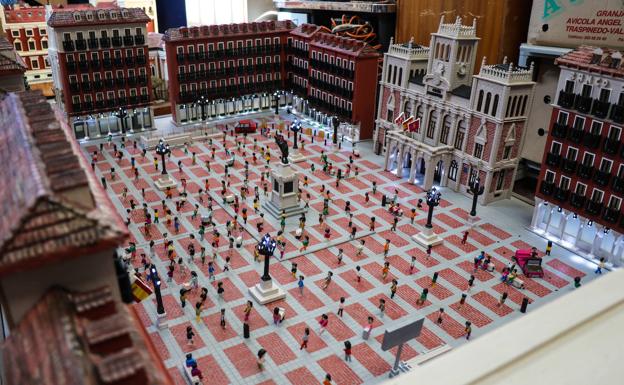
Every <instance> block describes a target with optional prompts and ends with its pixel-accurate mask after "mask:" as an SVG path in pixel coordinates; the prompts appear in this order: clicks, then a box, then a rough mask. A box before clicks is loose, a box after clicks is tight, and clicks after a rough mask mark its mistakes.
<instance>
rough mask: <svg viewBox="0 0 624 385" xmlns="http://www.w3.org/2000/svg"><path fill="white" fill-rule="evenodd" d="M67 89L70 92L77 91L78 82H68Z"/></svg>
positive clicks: (78, 87)
mask: <svg viewBox="0 0 624 385" xmlns="http://www.w3.org/2000/svg"><path fill="white" fill-rule="evenodd" d="M69 89H70V90H71V91H72V92H78V91H80V84H79V83H77V82H76V83H69Z"/></svg>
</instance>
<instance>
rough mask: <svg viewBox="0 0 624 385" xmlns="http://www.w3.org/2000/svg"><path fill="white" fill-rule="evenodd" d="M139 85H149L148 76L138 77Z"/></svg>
mask: <svg viewBox="0 0 624 385" xmlns="http://www.w3.org/2000/svg"><path fill="white" fill-rule="evenodd" d="M138 81H139V84H140V85H142V86H144V85H146V84H147V75H139V77H138Z"/></svg>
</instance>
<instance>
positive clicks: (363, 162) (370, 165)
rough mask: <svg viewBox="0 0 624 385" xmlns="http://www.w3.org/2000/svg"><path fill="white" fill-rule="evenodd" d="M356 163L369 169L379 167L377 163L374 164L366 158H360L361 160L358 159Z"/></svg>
mask: <svg viewBox="0 0 624 385" xmlns="http://www.w3.org/2000/svg"><path fill="white" fill-rule="evenodd" d="M358 163H359V164H360V165H361V166H362V167H366V168H369V169H371V170H377V169H379V168H380V167H379V166H378V165H377V164H375V163H373V162H371V161H370V160H366V159H364V160H361V161H358Z"/></svg>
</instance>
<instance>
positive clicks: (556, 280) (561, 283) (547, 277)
mask: <svg viewBox="0 0 624 385" xmlns="http://www.w3.org/2000/svg"><path fill="white" fill-rule="evenodd" d="M544 281H546V282H548V283H550V284H551V285H553V286H554V287H556V288H558V289H561V288H562V287H565V286H567V285H568V284H570V283H571V282H568V281H566V280H565V279H563V278H561V277H560V276H558V275H557V274H555V273H553V272H552V271H550V270H549V269H544Z"/></svg>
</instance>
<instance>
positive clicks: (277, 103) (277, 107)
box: [273, 91, 281, 115]
mask: <svg viewBox="0 0 624 385" xmlns="http://www.w3.org/2000/svg"><path fill="white" fill-rule="evenodd" d="M280 96H281V93H280V91H275V93H274V94H273V97H274V98H275V115H278V114H279V100H280Z"/></svg>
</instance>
